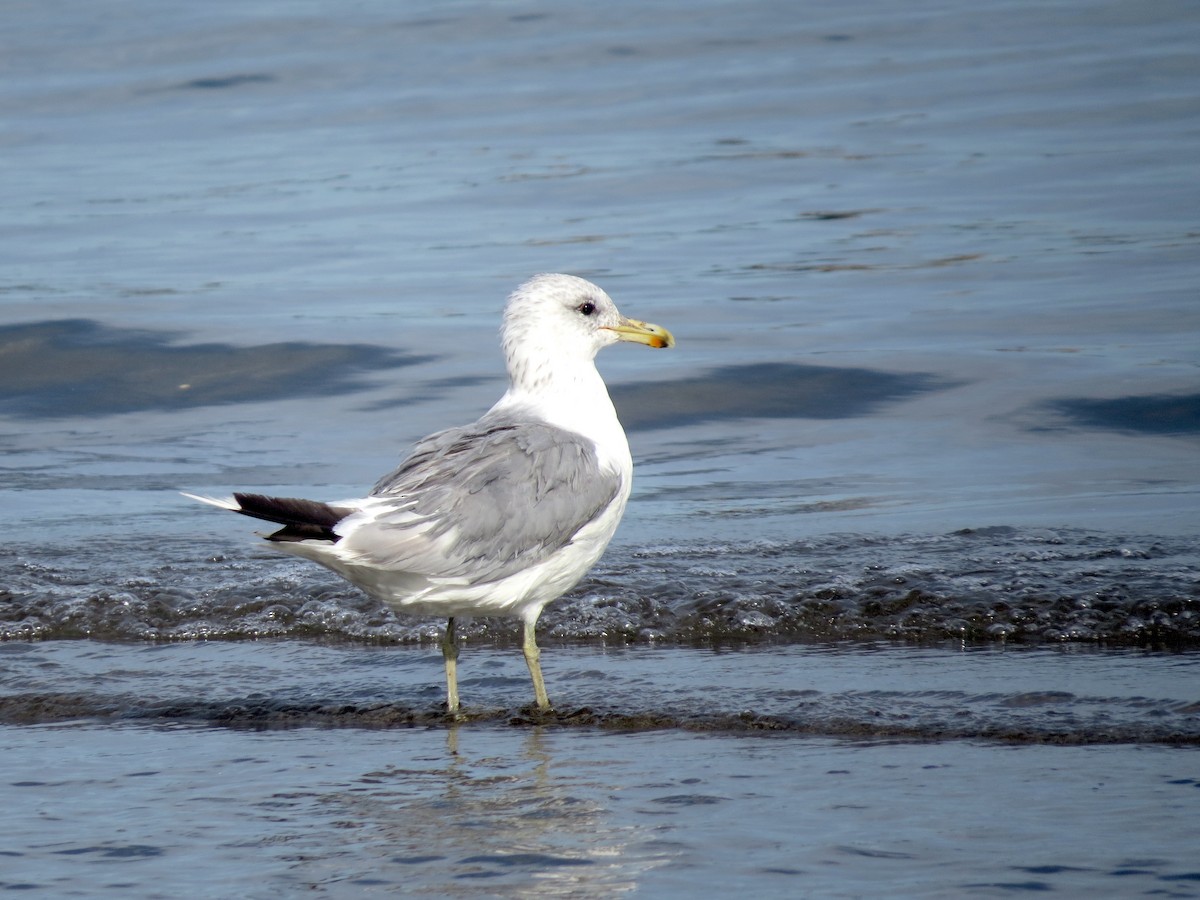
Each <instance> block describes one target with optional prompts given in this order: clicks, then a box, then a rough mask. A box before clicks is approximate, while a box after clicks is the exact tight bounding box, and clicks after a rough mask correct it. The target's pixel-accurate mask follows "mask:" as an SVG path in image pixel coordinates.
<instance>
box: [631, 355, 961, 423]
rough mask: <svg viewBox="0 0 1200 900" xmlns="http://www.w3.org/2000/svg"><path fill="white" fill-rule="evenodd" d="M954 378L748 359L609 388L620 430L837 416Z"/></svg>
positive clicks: (856, 412)
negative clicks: (747, 362) (749, 361)
mask: <svg viewBox="0 0 1200 900" xmlns="http://www.w3.org/2000/svg"><path fill="white" fill-rule="evenodd" d="M955 385H956V383H955V382H951V381H947V380H945V379H942V378H938V377H937V376H935V375H930V374H926V373H921V372H917V373H897V372H881V371H877V370H875V369H854V368H836V367H833V366H807V365H800V364H796V363H755V364H751V365H744V366H722V367H721V368H718V369H712V370H711V371H709V372H706V373H704V374H701V375H698V376H693V377H689V378H681V379H677V380H673V381H657V382H651V383H646V384H637V385H618V386H616V387H613V388H611V389H610V391H609V393H610V394H611V395H612V398H613V402H614V403H615V404H616V406H617V411H618V413H619V414H620V417H621V421H622V422H623V423H624V424H625V427H626V428H629V429H635V428H670V427H676V426H680V425H690V424H694V423H697V422H708V421H713V420H719V419H748V418H766V419H843V418H850V417H853V416H863V415H867V414H868V413H870V412H871V411H872V410H874V409H875V408H876V407H878V406H879V405H881V404H883V403H888V402H893V401H897V400H903V399H906V398H908V397H912V396H915V395H916V394H921V393H926V392H928V391H936V390H946V389H948V388H951V387H954V386H955Z"/></svg>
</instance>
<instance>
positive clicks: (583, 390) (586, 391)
mask: <svg viewBox="0 0 1200 900" xmlns="http://www.w3.org/2000/svg"><path fill="white" fill-rule="evenodd" d="M508 371H509V378H510V384H509V387H508V391H507V392H506V393H505V394H504V396H503V397H501V398H500V400H499V402H498V403H497V404H496V405H495V407H493V409H519V410H522V411H524V412H526V413H529V414H532V415H535V416H537V417H538V418H540V419H542V420H544V421H546V422H548V423H549V424H551V425H554V426H555V427H557V428H563V429H566V430H567V431H574V432H576V433H577V434H581V435H583V436H584V437H587V438H590V439H591V440H592V441H593V442H594V443H595V444H596V449H597V452H598V453H599V455H600V458H601V461H602V462H603V463H607V464H609V465H611V466H613V467H614V468H616V469H618V470H620V471H626V472H627V471H629V470H631V469H632V467H633V462H632V460H631V459H630V456H629V442H628V441H627V440H626V438H625V431H624V429H623V428H621V423H620V421H619V420H618V419H617V411H616V409H614V408H613V404H612V399H611V398H610V397H609V396H608V388H607V387H605V385H604V379H602V378H601V377H600V373H599V372H598V371H596V364H595V362H593V361H592V360H591V359H587V358H582V359H581V358H579V357H574V358H570V359H564V358H562V357H559V358H557V359H549V358H547V357H538V358H537V359H536V361H534V360H530V359H529V358H526V359H524V360H510V361H509V366H508Z"/></svg>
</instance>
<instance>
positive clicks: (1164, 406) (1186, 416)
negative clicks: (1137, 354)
mask: <svg viewBox="0 0 1200 900" xmlns="http://www.w3.org/2000/svg"><path fill="white" fill-rule="evenodd" d="M1048 405H1049V407H1050V409H1051V410H1052V411H1053V412H1055V413H1057V414H1058V415H1060V416H1064V417H1066V418H1068V419H1070V420H1072V421H1073V422H1074V424H1076V425H1079V426H1081V427H1083V428H1100V429H1104V430H1107V431H1132V432H1137V433H1139V434H1164V435H1169V434H1200V394H1184V395H1180V396H1175V395H1170V394H1149V395H1144V396H1140V397H1139V396H1130V397H1115V398H1113V399H1110V400H1094V399H1086V398H1076V399H1064V400H1055V401H1052V402H1051V403H1050V404H1048Z"/></svg>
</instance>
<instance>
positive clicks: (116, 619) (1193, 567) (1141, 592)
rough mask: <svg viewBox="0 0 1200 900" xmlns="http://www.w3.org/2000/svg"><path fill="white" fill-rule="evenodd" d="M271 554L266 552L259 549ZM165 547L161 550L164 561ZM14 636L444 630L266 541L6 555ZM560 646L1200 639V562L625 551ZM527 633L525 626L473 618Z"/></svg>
mask: <svg viewBox="0 0 1200 900" xmlns="http://www.w3.org/2000/svg"><path fill="white" fill-rule="evenodd" d="M256 553H258V554H259V555H255V554H256ZM151 554H153V561H152V562H151V559H150V556H151ZM0 578H2V579H3V580H2V581H0V585H4V587H3V588H0V638H4V639H9V640H34V639H53V638H60V639H61V638H99V639H107V640H114V639H118V640H119V639H136V640H155V641H161V640H194V639H200V638H203V639H230V640H235V639H253V638H263V637H297V636H313V637H325V638H340V639H347V640H354V641H368V642H383V643H417V642H425V641H432V640H435V639H436V637H437V634H438V629H439V628H440V624H441V623H440V621H438V620H416V619H411V618H408V617H397V616H396V615H394V614H393V613H392V612H391V611H390V610H389V609H388V608H387V607H385V606H384V605H383V604H381V603H379V602H377V601H374V600H371V599H370V598H367V597H365V596H364V595H363V594H361V593H360V592H358V591H357V590H356V589H354V588H353V587H351V586H350V585H348V584H346V583H345V582H343V581H341V580H340V579H338V578H336V577H335V576H333V575H331V574H329V573H328V572H325V571H324V570H322V569H320V568H318V567H316V566H313V565H311V564H307V563H304V562H298V561H295V560H291V559H284V558H279V557H276V556H274V555H266V554H262V553H261V551H249V552H247V551H245V550H244V549H243V550H230V551H229V555H228V556H224V555H218V556H212V557H207V558H205V557H202V556H201V555H200V554H198V553H197V551H196V548H195V546H194V545H191V544H187V543H182V542H180V543H173V544H172V543H163V544H161V545H159V546H157V547H154V548H152V549H150V550H147V549H146V548H144V547H142V546H141V545H138V546H123V545H120V544H116V545H110V546H105V547H91V548H81V549H80V550H79V551H78V552H77V553H75V554H73V555H71V556H60V557H59V558H55V559H39V558H38V556H37V555H36V551H34V552H32V553H27V554H26V555H25V556H23V557H22V556H18V557H17V559H15V560H14V561H10V562H8V563H4V564H0ZM539 627H540V630H541V632H542V634H544V635H545V636H546V637H548V638H552V639H555V640H559V641H592V640H600V641H605V642H614V641H615V642H631V643H636V642H678V643H693V644H697V643H698V644H712V643H717V644H720V643H730V642H736V643H745V642H778V641H810V640H814V639H821V640H830V639H833V640H847V639H849V640H854V639H861V640H872V639H879V638H884V639H891V640H895V639H900V640H908V641H941V640H945V639H948V638H950V639H955V640H961V641H966V642H972V643H995V642H1019V643H1039V642H1058V643H1062V642H1084V643H1088V644H1096V645H1117V646H1137V647H1152V648H1168V649H1189V648H1195V647H1200V555H1198V553H1197V550H1196V548H1195V547H1194V546H1193V545H1192V544H1191V543H1190V542H1188V541H1186V540H1184V539H1182V538H1164V537H1152V536H1141V537H1134V536H1113V535H1107V534H1101V533H1095V532H1088V531H1082V530H1070V529H1062V530H1022V529H1015V528H989V529H980V530H968V531H959V532H954V533H952V534H944V535H900V536H891V537H879V536H869V535H833V536H829V537H825V538H820V539H815V540H806V541H795V542H761V541H760V542H747V543H744V544H730V543H724V544H714V545H686V544H671V545H665V544H664V545H662V546H650V547H642V548H633V549H631V548H614V549H613V550H611V551H610V552H609V554H608V555H607V556H606V557H605V559H604V560H603V561H602V562H601V564H600V565H599V566H598V567H597V568H596V570H594V571H593V573H592V574H591V575H590V576H589V577H588V578H587V579H585V580H584V581H583V582H582V583H581V584H580V585H579V586H578V587H577V588H576V589H575V590H574V591H572V592H571V593H569V594H568V595H567V596H566V597H564V598H563V599H561V600H560V601H558V602H556V603H554V604H552V605H551V606H550V607H548V608H547V610H546V611H545V613H544V614H543V617H542V620H541V624H540V626H539ZM464 635H465V636H467V637H470V638H472V639H474V640H477V641H490V642H493V643H495V644H498V645H510V644H513V643H516V642H517V640H518V634H517V627H516V625H515V624H514V623H513V622H511V621H508V620H487V619H477V620H475V621H474V622H471V623H469V624H465V625H464Z"/></svg>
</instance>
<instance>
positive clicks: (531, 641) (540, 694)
mask: <svg viewBox="0 0 1200 900" xmlns="http://www.w3.org/2000/svg"><path fill="white" fill-rule="evenodd" d="M536 625H537V620H536V619H535V620H533V621H531V622H526V623H525V640H524V642H523V643H522V644H521V651H522V652H523V653H524V654H525V664H526V665H527V666H529V674H530V675H531V676H533V696H534V699H535V700H537V705H538V709H549V708H550V698H549V697H547V696H546V682H545V681H544V680H543V679H542V662H541V659H542V651H541V650H539V649H538V645H537V636H536V635H535V634H534V627H535V626H536Z"/></svg>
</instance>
